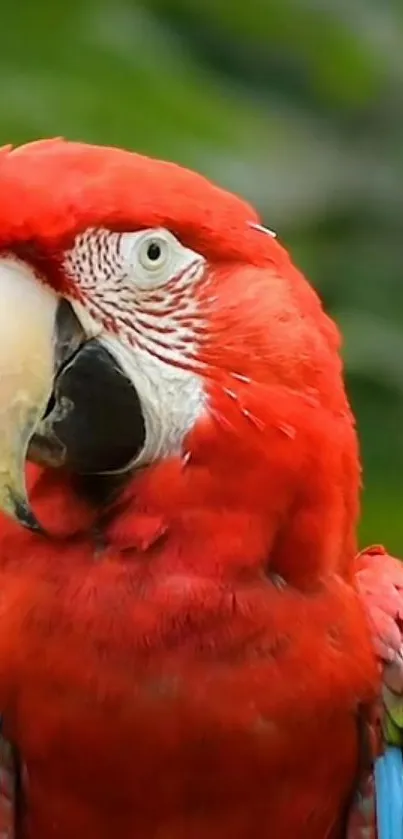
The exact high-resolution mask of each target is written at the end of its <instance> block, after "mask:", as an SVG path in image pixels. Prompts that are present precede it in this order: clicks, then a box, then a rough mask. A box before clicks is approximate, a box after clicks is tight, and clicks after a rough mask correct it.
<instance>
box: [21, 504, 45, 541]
mask: <svg viewBox="0 0 403 839" xmlns="http://www.w3.org/2000/svg"><path fill="white" fill-rule="evenodd" d="M13 507H14V514H15V517H16V519H17V521H19V522H20V524H22V525H23V527H26V528H27V529H28V530H32V531H33V532H34V533H40V534H41V535H42V536H43V535H45V531H44V530H43V528H42V527H41V525H40V524H39V522H38V520H37V519H36V518H35V516H34V514H33V512H32V510H31V508H30V507H29V505H28V503H27V501H25V500H23V499H21V498H16V497H15V496H14V498H13Z"/></svg>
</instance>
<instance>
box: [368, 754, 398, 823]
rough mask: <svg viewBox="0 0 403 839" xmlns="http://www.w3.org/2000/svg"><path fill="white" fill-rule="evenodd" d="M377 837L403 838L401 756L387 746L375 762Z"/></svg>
mask: <svg viewBox="0 0 403 839" xmlns="http://www.w3.org/2000/svg"><path fill="white" fill-rule="evenodd" d="M375 789H376V812H377V827H378V839H403V757H402V751H401V749H399V748H397V747H396V746H388V747H387V749H386V751H385V753H384V754H383V755H382V756H381V757H379V758H378V759H377V761H376V763H375Z"/></svg>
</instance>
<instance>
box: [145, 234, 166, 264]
mask: <svg viewBox="0 0 403 839" xmlns="http://www.w3.org/2000/svg"><path fill="white" fill-rule="evenodd" d="M169 256H170V246H169V242H168V241H167V240H166V239H164V238H163V237H162V236H155V235H153V236H150V235H149V234H148V235H147V236H146V237H145V238H144V239H143V240H142V241H141V242H140V244H139V250H138V259H139V263H140V265H141V267H142V268H143V269H144V270H145V271H147V272H149V271H151V272H153V273H155V272H156V271H160V270H161V268H163V267H164V266H165V265H166V264H167V262H168V260H169Z"/></svg>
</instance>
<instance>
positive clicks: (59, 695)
mask: <svg viewBox="0 0 403 839" xmlns="http://www.w3.org/2000/svg"><path fill="white" fill-rule="evenodd" d="M73 567H74V566H73ZM3 582H4V585H3V591H4V590H5V592H6V594H5V596H6V595H7V596H8V599H9V604H10V609H9V612H7V610H6V613H5V614H4V615H3V618H4V622H5V624H7V630H8V632H7V641H5V640H4V638H5V635H4V633H3V636H4V637H3V641H2V642H0V660H2V661H3V667H4V673H5V674H6V675H7V678H8V682H7V679H6V680H5V687H3V689H2V690H3V693H2V707H4V708H5V721H6V726H7V734H8V736H10V737H11V738H12V740H13V742H14V743H15V744H16V746H17V748H18V751H19V754H20V756H21V761H22V763H23V765H24V767H25V768H24V798H25V802H26V811H25V812H26V815H25V827H24V831H25V832H24V834H23V835H24V839H25V837H27V839H28V838H29V839H50V837H53V839H70V837H71V836H72V835H74V836H75V837H77V839H92V837H94V839H95V837H96V838H97V839H103V837H105V839H108V837H112V836H117V837H119V839H132V837H133V835H138V836H139V837H141V838H142V839H151V837H153V839H154V837H156V838H157V837H158V839H173V837H175V839H177V838H178V837H181V836H183V837H185V836H186V837H189V836H191V837H192V839H199V838H200V839H206V837H207V836H208V837H210V839H214V837H217V839H218V837H220V839H227V837H228V839H229V837H231V839H250V837H254V836H256V837H260V836H261V835H262V832H263V833H268V835H272V836H273V837H274V839H276V837H278V839H291V837H293V839H323V836H324V835H326V836H329V837H332V839H333V835H334V836H335V837H337V839H339V827H340V823H341V822H340V819H342V818H343V813H344V809H345V806H346V804H347V800H348V798H349V795H350V791H351V787H352V784H353V782H354V777H355V771H356V754H357V734H356V708H357V691H358V692H359V694H361V695H362V698H363V699H364V698H366V695H367V693H368V690H369V688H370V676H368V679H367V677H366V676H365V674H364V675H363V668H362V661H361V662H357V663H356V664H354V657H353V656H352V653H351V644H354V643H356V641H357V638H360V639H361V640H362V636H363V633H362V632H360V631H358V630H356V629H354V626H355V624H354V622H353V623H352V624H351V626H350V627H349V626H348V623H349V620H348V616H347V615H346V616H345V626H344V632H345V635H346V641H349V642H350V643H349V644H346V648H345V649H344V646H343V644H342V643H341V645H340V644H339V649H338V650H337V656H336V659H335V657H334V639H333V646H332V640H331V634H329V633H328V632H326V627H327V625H328V620H329V618H328V616H327V617H326V615H324V614H323V613H324V611H325V610H323V604H322V605H321V608H320V609H319V610H318V614H317V615H316V616H315V614H314V613H313V614H312V616H311V617H312V626H310V627H309V626H308V625H307V630H306V631H307V632H308V636H309V637H308V638H307V637H305V636H304V637H303V638H301V633H302V634H303V632H302V624H301V623H300V622H298V627H299V633H298V634H296V633H294V632H293V631H292V626H293V624H292V621H293V620H294V621H295V619H296V608H297V607H298V603H297V602H296V601H294V602H293V603H290V604H287V601H286V600H284V599H283V600H282V601H281V600H280V601H279V600H278V595H277V593H276V596H275V598H274V599H273V598H272V593H271V592H270V591H269V590H266V588H265V587H261V586H258V587H256V588H249V589H239V590H237V589H233V588H232V587H221V586H218V585H217V584H216V583H213V582H212V581H197V582H196V581H189V580H186V579H176V578H175V579H174V578H171V579H165V580H160V581H159V582H158V585H157V584H156V583H155V582H153V581H151V580H148V581H147V580H146V579H145V578H144V576H142V578H141V579H140V578H138V579H136V576H135V575H133V574H130V575H128V572H127V569H125V568H124V567H122V565H120V564H118V563H110V564H109V563H100V565H99V566H98V567H97V568H96V569H95V570H94V569H91V570H89V569H88V567H86V566H81V567H80V569H79V570H77V569H76V570H75V571H73V570H72V569H71V568H70V571H69V573H66V569H65V568H64V570H63V573H60V574H55V573H54V572H53V575H50V576H49V575H47V574H42V573H41V574H37V575H36V577H33V578H32V580H31V581H30V583H29V581H27V579H26V578H25V579H24V587H25V588H24V587H22V582H21V580H17V581H16V580H15V579H12V578H11V577H9V576H8V575H5V576H4V580H3ZM7 589H8V594H7ZM23 589H24V590H23ZM336 599H337V598H336ZM331 600H332V598H330V602H331ZM28 604H29V608H28ZM333 605H334V607H336V602H335V603H334V604H333ZM337 605H338V607H339V608H340V603H338V604H337ZM280 606H281V608H279V607H280ZM284 609H286V610H287V609H289V611H288V614H284ZM304 609H305V610H306V604H305V607H304ZM314 611H315V610H313V612H314ZM281 616H282V617H281ZM280 618H281V620H280ZM332 625H333V624H332ZM338 625H340V626H341V627H343V617H341V618H340V615H339V617H338ZM0 629H1V626H0ZM355 634H356V635H357V637H354V635H355ZM309 642H310V643H311V653H312V659H311V657H308V658H307V656H306V651H307V643H308V644H309ZM2 645H3V648H2ZM3 653H4V655H3ZM319 654H320V656H321V661H323V662H326V658H328V661H327V664H326V666H324V665H322V670H321V671H316V673H315V668H314V667H312V661H313V662H315V660H316V658H317V657H318V655H319ZM334 659H335V660H334ZM336 664H337V667H336V666H335V665H336ZM343 667H344V669H345V674H344V675H343ZM336 697H337V701H335V699H336ZM329 755H331V756H332V757H331V760H329ZM291 801H292V802H293V804H292V806H290V802H291ZM332 831H333V833H332Z"/></svg>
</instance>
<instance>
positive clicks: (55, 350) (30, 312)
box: [0, 256, 145, 532]
mask: <svg viewBox="0 0 403 839" xmlns="http://www.w3.org/2000/svg"><path fill="white" fill-rule="evenodd" d="M76 309H77V311H78V312H79V315H80V314H81V315H83V314H84V313H82V312H81V310H80V307H79V306H78V305H77V306H76V307H75V306H74V304H71V303H70V302H68V301H67V300H65V299H63V298H61V297H59V296H58V295H57V294H55V293H54V292H53V291H52V290H51V289H50V288H49V287H48V286H47V285H45V284H44V283H42V282H41V281H40V280H38V279H37V278H36V277H35V276H34V275H33V272H32V270H31V269H30V268H29V267H28V266H27V265H25V264H24V263H23V262H20V261H19V260H17V259H14V258H13V257H11V256H10V257H6V258H2V259H1V260H0V509H2V510H3V511H4V512H6V513H8V514H9V515H11V516H12V517H13V518H15V519H17V520H18V521H19V522H20V523H21V524H22V525H24V526H25V527H28V528H30V529H31V530H36V531H39V532H43V529H42V528H41V526H40V524H39V523H38V522H37V520H36V518H35V516H34V514H33V512H32V510H31V508H30V505H29V501H28V498H27V491H26V486H25V462H26V459H27V458H28V459H29V460H32V461H34V462H36V463H38V464H40V465H42V466H45V467H50V468H61V467H65V468H66V469H68V470H69V471H70V472H74V473H78V474H87V475H88V474H89V475H91V474H92V475H94V474H95V475H99V474H109V473H111V472H112V473H125V472H126V471H129V469H130V466H131V464H132V463H133V461H134V459H135V458H136V456H137V454H138V453H139V451H140V450H141V448H142V447H143V445H144V440H145V426H144V420H143V416H142V411H141V405H140V400H139V397H138V395H137V391H136V389H135V387H134V385H133V383H132V382H131V380H130V379H129V378H128V377H127V375H126V374H125V373H124V371H123V370H122V369H121V367H120V366H119V363H118V362H117V361H116V359H115V358H114V357H113V356H112V355H111V353H110V352H109V350H107V349H106V347H104V346H103V344H102V334H100V333H102V328H100V329H99V330H98V331H97V330H96V331H95V333H94V329H93V327H92V334H89V327H88V331H87V332H86V331H85V330H84V328H83V326H82V324H81V321H80V316H79V315H77V314H76ZM83 319H85V318H83Z"/></svg>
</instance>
